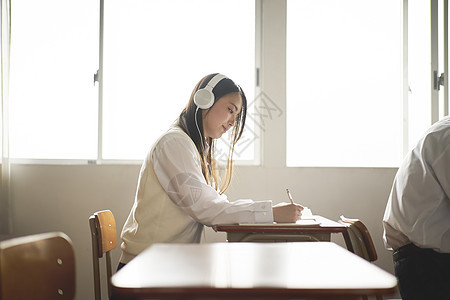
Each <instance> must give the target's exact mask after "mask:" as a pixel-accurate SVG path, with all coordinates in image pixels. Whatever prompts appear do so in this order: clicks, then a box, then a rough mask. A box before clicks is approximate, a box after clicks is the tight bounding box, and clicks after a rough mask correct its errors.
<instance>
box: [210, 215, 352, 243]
mask: <svg viewBox="0 0 450 300" xmlns="http://www.w3.org/2000/svg"><path fill="white" fill-rule="evenodd" d="M213 229H214V230H215V231H217V232H226V233H227V240H228V242H301V241H324V242H329V241H330V240H331V234H332V233H342V234H344V233H345V232H346V226H345V225H343V224H340V223H338V222H335V221H332V220H329V219H327V218H324V217H322V216H318V215H313V216H311V217H308V218H307V219H302V220H299V221H298V222H297V223H274V224H240V225H239V224H232V225H215V226H213Z"/></svg>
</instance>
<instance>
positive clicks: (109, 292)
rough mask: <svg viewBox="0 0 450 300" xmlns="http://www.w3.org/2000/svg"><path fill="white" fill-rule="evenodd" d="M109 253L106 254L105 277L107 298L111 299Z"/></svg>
mask: <svg viewBox="0 0 450 300" xmlns="http://www.w3.org/2000/svg"><path fill="white" fill-rule="evenodd" d="M110 252H111V251H108V252H106V277H107V278H108V296H109V298H111V294H112V291H111V276H112V271H111V253H110Z"/></svg>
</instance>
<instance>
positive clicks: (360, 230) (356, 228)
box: [338, 216, 383, 300]
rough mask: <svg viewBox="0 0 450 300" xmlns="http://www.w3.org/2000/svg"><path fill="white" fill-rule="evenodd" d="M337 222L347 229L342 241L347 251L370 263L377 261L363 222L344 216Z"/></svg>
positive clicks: (379, 299) (380, 297) (380, 299)
mask: <svg viewBox="0 0 450 300" xmlns="http://www.w3.org/2000/svg"><path fill="white" fill-rule="evenodd" d="M338 222H339V223H341V224H344V225H345V226H346V227H347V231H346V232H345V233H344V240H345V244H346V246H347V249H348V250H349V251H351V252H353V253H355V254H356V255H358V256H360V257H362V258H364V259H365V260H367V261H370V262H373V261H376V260H377V259H378V255H377V250H376V249H375V246H374V244H373V240H372V237H371V236H370V233H369V230H368V229H367V227H366V225H364V223H363V222H361V221H360V220H359V219H349V218H346V217H344V216H341V219H340V220H339V221H338ZM376 298H377V300H382V299H383V297H382V296H380V295H377V296H376ZM363 299H367V297H366V296H364V297H363Z"/></svg>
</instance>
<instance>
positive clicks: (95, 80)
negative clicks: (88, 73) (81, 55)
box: [94, 70, 98, 85]
mask: <svg viewBox="0 0 450 300" xmlns="http://www.w3.org/2000/svg"><path fill="white" fill-rule="evenodd" d="M96 82H98V70H97V72H95V74H94V85H95V83H96Z"/></svg>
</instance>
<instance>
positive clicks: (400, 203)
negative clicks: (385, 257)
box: [383, 117, 450, 253]
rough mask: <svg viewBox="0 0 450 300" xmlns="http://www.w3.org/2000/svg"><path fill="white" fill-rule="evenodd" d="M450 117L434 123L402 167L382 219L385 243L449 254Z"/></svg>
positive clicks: (397, 246) (393, 247) (389, 246)
mask: <svg viewBox="0 0 450 300" xmlns="http://www.w3.org/2000/svg"><path fill="white" fill-rule="evenodd" d="M449 196H450V118H448V117H447V118H445V119H443V120H441V121H439V122H437V123H435V124H434V125H433V126H432V127H431V128H430V129H429V130H428V131H427V132H426V133H425V135H424V136H423V137H422V138H421V139H420V140H419V142H418V144H417V145H416V147H415V148H414V149H412V150H411V152H410V153H409V154H408V155H407V157H406V158H405V160H404V161H403V163H402V165H401V167H400V168H399V170H398V172H397V175H396V176H395V180H394V183H393V186H392V190H391V194H390V196H389V200H388V203H387V206H386V211H385V214H384V218H383V227H384V235H383V239H384V243H385V246H386V248H387V249H394V250H395V249H397V248H399V247H401V246H403V245H405V244H408V243H413V244H415V245H416V246H419V247H421V248H432V249H434V250H436V251H438V252H444V253H450V200H449Z"/></svg>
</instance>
